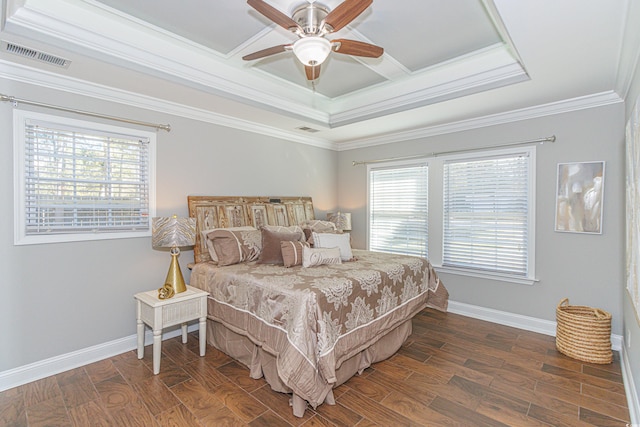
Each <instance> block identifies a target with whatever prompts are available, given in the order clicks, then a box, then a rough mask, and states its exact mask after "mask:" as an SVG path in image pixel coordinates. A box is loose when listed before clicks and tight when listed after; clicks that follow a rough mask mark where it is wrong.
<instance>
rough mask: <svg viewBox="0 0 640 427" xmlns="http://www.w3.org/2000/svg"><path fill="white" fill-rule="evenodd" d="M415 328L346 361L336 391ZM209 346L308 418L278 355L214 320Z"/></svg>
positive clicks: (406, 327)
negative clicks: (287, 381) (282, 395)
mask: <svg viewBox="0 0 640 427" xmlns="http://www.w3.org/2000/svg"><path fill="white" fill-rule="evenodd" d="M411 328H412V327H411V319H409V320H407V321H405V322H404V323H401V324H400V325H399V326H397V327H396V328H395V329H392V330H391V331H389V332H388V333H387V334H386V335H384V336H383V337H381V338H380V339H378V340H377V341H376V342H374V343H373V344H372V345H370V346H369V347H367V348H365V349H364V350H362V351H361V352H359V353H357V354H355V355H354V356H352V357H350V358H349V359H347V360H345V361H344V362H343V363H342V364H341V365H340V366H336V371H335V372H336V380H337V381H336V382H335V383H334V384H332V386H333V388H335V387H338V386H339V385H341V384H343V383H344V382H346V381H347V380H348V379H349V378H351V377H352V376H354V375H356V374H361V373H362V371H364V370H365V369H366V368H368V367H369V366H371V365H372V364H373V363H376V362H380V361H382V360H385V359H388V358H389V357H391V356H393V355H394V354H395V353H396V352H397V351H398V349H399V348H400V347H401V346H402V344H403V343H404V342H405V341H406V340H407V338H408V337H409V335H411V330H412V329H411ZM207 343H208V344H210V345H212V346H213V347H215V348H217V349H218V350H220V351H222V352H223V353H225V354H227V355H229V356H231V357H232V358H234V359H235V360H237V361H239V362H240V363H242V364H243V365H245V366H247V367H248V368H249V376H250V377H251V378H254V379H259V378H262V377H264V379H265V380H266V381H267V383H268V384H269V385H270V386H271V388H272V389H273V390H274V391H277V392H280V393H289V394H291V395H292V397H291V405H292V407H293V414H294V415H295V416H296V417H302V416H303V415H304V411H305V409H306V407H307V402H306V401H305V400H304V399H303V398H301V397H299V396H297V395H296V394H295V393H293V392H292V390H291V388H290V387H288V386H287V385H286V384H285V383H283V382H282V380H281V379H280V376H279V375H278V372H277V363H276V356H275V355H273V354H271V353H269V352H267V351H266V350H265V349H263V348H262V347H261V346H259V345H256V344H254V343H253V342H252V341H251V340H250V339H249V338H248V337H246V336H244V335H240V334H238V333H236V332H234V331H232V330H230V329H229V328H227V327H226V326H225V325H223V324H222V323H220V322H217V321H215V320H212V319H207ZM324 403H327V404H329V405H333V404H335V400H334V397H333V391H332V390H331V389H329V391H328V393H327V395H326V397H325V399H324Z"/></svg>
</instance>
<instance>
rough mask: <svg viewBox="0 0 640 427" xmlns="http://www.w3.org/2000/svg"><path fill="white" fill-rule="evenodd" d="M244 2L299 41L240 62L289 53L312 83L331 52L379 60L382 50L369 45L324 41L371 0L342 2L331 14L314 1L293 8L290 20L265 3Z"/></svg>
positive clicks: (271, 48) (362, 10) (260, 0)
mask: <svg viewBox="0 0 640 427" xmlns="http://www.w3.org/2000/svg"><path fill="white" fill-rule="evenodd" d="M247 3H248V4H249V6H251V7H252V8H254V9H255V10H257V11H258V12H260V13H261V14H263V15H264V16H266V17H267V18H269V19H270V20H272V21H273V22H275V23H276V24H278V25H280V26H281V27H283V28H284V29H286V30H288V31H291V32H293V33H295V34H296V35H297V36H298V40H296V41H295V42H293V43H291V44H283V45H279V46H273V47H269V48H267V49H262V50H259V51H257V52H254V53H251V54H249V55H246V56H243V57H242V59H244V60H245V61H251V60H254V59H260V58H264V57H266V56H270V55H275V54H277V53H281V52H285V51H288V50H292V51H293V53H294V55H295V56H296V57H297V58H298V59H299V60H300V62H302V64H303V65H304V69H305V74H306V75H307V79H308V80H315V79H317V78H318V77H319V76H320V64H322V62H324V60H325V59H327V57H328V56H329V53H331V52H332V51H333V52H336V53H342V54H345V55H353V56H364V57H369V58H378V57H380V56H381V55H382V54H383V52H384V49H383V48H381V47H379V46H376V45H373V44H370V43H365V42H361V41H356V40H348V39H334V40H328V39H326V38H325V36H326V35H327V34H330V33H333V32H335V31H338V30H340V29H342V28H343V27H344V26H346V25H347V24H349V23H350V22H351V21H353V20H354V19H355V18H356V17H357V16H358V15H360V14H361V13H362V12H364V10H365V9H366V8H368V7H369V6H370V5H371V3H373V0H344V1H343V2H342V3H340V4H339V5H338V6H337V7H336V8H334V9H333V10H332V11H329V10H328V9H327V8H326V7H325V6H323V5H321V4H318V3H316V2H311V3H305V4H303V5H301V6H299V7H298V8H296V9H295V10H294V11H293V14H292V16H291V17H288V16H287V15H285V14H284V13H282V12H280V11H279V10H278V9H276V8H274V7H273V6H271V5H269V4H268V3H266V2H265V1H264V0H247Z"/></svg>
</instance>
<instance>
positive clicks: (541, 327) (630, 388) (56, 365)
mask: <svg viewBox="0 0 640 427" xmlns="http://www.w3.org/2000/svg"><path fill="white" fill-rule="evenodd" d="M449 311H450V312H451V313H456V314H460V315H462V316H467V317H473V318H475V319H481V320H486V321H488V322H493V323H498V324H501V325H506V326H513V327H514V328H519V329H524V330H527V331H532V332H538V333H541V334H545V335H551V336H555V334H556V322H553V321H550V320H543V319H538V318H535V317H529V316H522V315H520V314H514V313H508V312H505V311H499V310H494V309H491V308H484V307H478V306H475V305H470V304H465V303H461V302H456V301H449ZM188 330H189V332H192V331H196V330H198V324H197V323H196V324H193V325H191V326H189V329H188ZM180 332H181V331H180V328H177V329H175V330H173V331H168V332H166V333H164V334H163V336H162V339H163V340H166V339H169V338H173V337H176V336H178V335H180ZM152 342H153V335H152V334H151V331H149V330H147V331H146V334H145V345H149V344H151V343H152ZM136 347H137V338H136V335H130V336H128V337H125V338H121V339H117V340H114V341H109V342H107V343H104V344H98V345H95V346H92V347H88V348H85V349H82V350H78V351H74V352H71V353H67V354H63V355H61V356H56V357H52V358H50V359H45V360H41V361H39V362H35V363H31V364H29V365H25V366H21V367H18V368H15V369H10V370H8V371H4V372H0V391H4V390H8V389H10V388H13V387H17V386H19V385H22V384H26V383H29V382H32V381H36V380H39V379H42V378H45V377H48V376H51V375H55V374H58V373H60V372H64V371H68V370H70V369H74V368H77V367H79V366H83V365H87V364H89V363H93V362H96V361H98V360H103V359H106V358H109V357H111V356H115V355H116V354H121V353H124V352H127V351H130V350H133V349H135V348H136ZM611 347H612V348H613V349H614V350H617V351H621V357H622V377H623V379H624V386H625V391H626V393H627V402H628V405H629V412H630V417H631V423H632V425H636V424H640V403H639V401H638V395H637V393H636V391H635V390H636V388H635V385H634V380H633V376H632V373H631V367H630V365H629V359H628V356H627V352H626V350H625V347H624V345H623V339H622V337H621V336H620V335H611Z"/></svg>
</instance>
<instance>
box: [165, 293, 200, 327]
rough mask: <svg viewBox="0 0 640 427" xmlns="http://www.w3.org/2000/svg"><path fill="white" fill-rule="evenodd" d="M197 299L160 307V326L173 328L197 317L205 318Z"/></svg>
mask: <svg viewBox="0 0 640 427" xmlns="http://www.w3.org/2000/svg"><path fill="white" fill-rule="evenodd" d="M201 308H202V304H201V303H200V300H199V299H195V300H188V301H184V302H181V303H178V304H173V305H165V306H164V307H162V326H164V327H167V326H173V325H177V324H179V323H183V322H186V321H189V320H193V319H195V318H198V317H202V316H205V315H206V313H203V312H202V310H201Z"/></svg>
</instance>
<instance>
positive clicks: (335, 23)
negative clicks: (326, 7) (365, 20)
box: [324, 0, 373, 32]
mask: <svg viewBox="0 0 640 427" xmlns="http://www.w3.org/2000/svg"><path fill="white" fill-rule="evenodd" d="M371 3H373V0H344V1H343V2H342V3H340V4H339V5H338V6H337V7H336V8H335V9H333V10H332V11H331V12H329V14H328V15H327V16H326V17H325V18H324V23H325V25H328V26H330V27H331V31H330V32H333V31H338V30H340V29H341V28H342V27H344V26H345V25H347V24H348V23H349V22H351V21H353V20H354V19H356V17H357V16H358V15H360V14H361V13H362V12H364V10H365V9H366V8H368V7H369V6H370V5H371Z"/></svg>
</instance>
